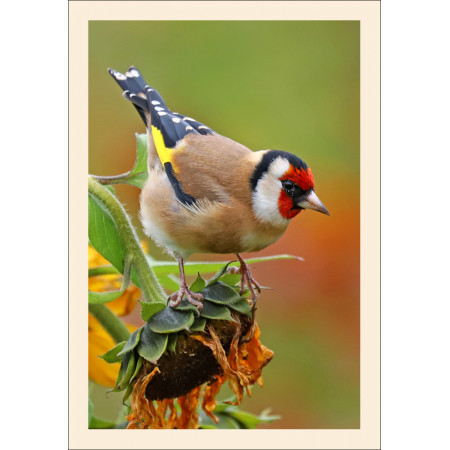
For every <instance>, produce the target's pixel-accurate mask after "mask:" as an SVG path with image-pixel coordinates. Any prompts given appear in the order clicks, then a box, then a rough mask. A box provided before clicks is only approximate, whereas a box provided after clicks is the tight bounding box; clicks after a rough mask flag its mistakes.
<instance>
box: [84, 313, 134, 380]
mask: <svg viewBox="0 0 450 450" xmlns="http://www.w3.org/2000/svg"><path fill="white" fill-rule="evenodd" d="M92 323H94V324H96V325H95V326H94V327H92V326H91V325H92ZM127 328H128V329H129V330H130V331H131V332H132V331H134V330H135V329H136V327H135V326H133V325H127ZM115 345H116V343H115V342H114V340H113V338H112V337H111V336H110V335H109V334H108V333H107V332H106V331H105V330H104V328H103V327H102V326H101V325H100V324H99V323H98V322H97V320H96V319H95V318H94V317H93V316H91V315H89V378H90V379H91V380H92V381H94V382H96V383H98V384H101V385H102V386H107V387H114V386H115V384H116V378H117V375H118V374H119V369H120V364H119V363H117V364H108V363H107V362H105V361H104V360H103V359H102V358H99V355H104V354H105V353H106V352H107V351H108V350H111V349H112V348H113V347H114V346H115Z"/></svg>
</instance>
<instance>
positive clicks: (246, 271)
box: [229, 254, 261, 308]
mask: <svg viewBox="0 0 450 450" xmlns="http://www.w3.org/2000/svg"><path fill="white" fill-rule="evenodd" d="M236 256H237V257H238V259H239V262H240V264H241V265H240V267H230V269H229V271H230V273H240V274H241V289H240V291H239V294H240V295H242V294H243V293H244V292H245V286H246V285H247V287H248V289H249V290H250V293H251V296H252V305H253V308H254V307H255V305H256V301H257V300H258V294H260V293H261V286H260V284H259V283H258V282H257V281H256V280H255V279H254V278H253V277H252V274H251V272H250V267H249V266H248V264H247V263H246V262H245V261H244V260H243V259H242V258H241V255H239V254H237V255H236ZM256 291H258V293H256Z"/></svg>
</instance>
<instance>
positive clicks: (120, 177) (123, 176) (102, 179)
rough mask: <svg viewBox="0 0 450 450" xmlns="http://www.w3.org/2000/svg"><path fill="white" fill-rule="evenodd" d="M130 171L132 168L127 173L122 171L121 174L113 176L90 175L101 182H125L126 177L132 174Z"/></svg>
mask: <svg viewBox="0 0 450 450" xmlns="http://www.w3.org/2000/svg"><path fill="white" fill-rule="evenodd" d="M130 173H131V170H129V171H128V172H125V173H121V174H120V175H113V176H99V175H90V176H91V177H92V178H94V179H95V180H96V181H98V182H99V183H101V184H119V183H123V182H124V180H126V178H127V177H128V176H129V175H130Z"/></svg>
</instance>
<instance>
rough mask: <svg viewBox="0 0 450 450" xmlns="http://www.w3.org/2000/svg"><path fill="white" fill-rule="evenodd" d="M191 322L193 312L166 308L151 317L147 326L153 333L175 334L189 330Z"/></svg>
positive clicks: (192, 320)
mask: <svg viewBox="0 0 450 450" xmlns="http://www.w3.org/2000/svg"><path fill="white" fill-rule="evenodd" d="M193 322H194V314H193V312H191V311H178V310H176V309H174V308H171V307H167V308H164V309H163V310H162V311H160V312H158V313H156V314H155V315H154V316H153V317H151V319H150V320H149V321H148V326H149V327H150V328H151V329H152V330H153V331H154V332H155V333H175V332H176V331H180V330H184V329H189V327H190V326H191V325H192V323H193Z"/></svg>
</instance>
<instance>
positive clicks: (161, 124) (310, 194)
mask: <svg viewBox="0 0 450 450" xmlns="http://www.w3.org/2000/svg"><path fill="white" fill-rule="evenodd" d="M108 72H109V73H110V75H111V76H112V77H113V78H114V80H115V81H116V82H117V83H118V84H119V86H120V87H121V88H122V90H123V92H122V95H123V96H124V97H125V98H126V99H127V100H129V101H130V102H131V103H132V104H133V105H134V106H135V108H136V109H137V111H138V113H139V115H140V116H141V118H142V120H143V121H144V123H145V126H146V130H147V142H148V144H147V146H148V148H147V150H148V161H147V166H148V179H147V181H146V183H145V185H144V187H143V188H142V191H141V194H140V212H139V215H140V220H141V223H142V226H143V230H144V233H145V234H146V236H148V237H150V238H152V239H153V241H154V242H155V243H156V244H157V245H158V246H160V247H162V248H163V249H165V250H166V252H167V253H169V254H170V255H171V256H172V257H174V258H176V260H177V261H178V265H179V271H180V289H179V290H178V291H177V292H174V293H173V294H172V295H171V296H170V297H169V306H171V307H173V308H175V307H176V306H178V305H179V304H180V302H181V301H182V300H183V298H186V299H187V300H188V301H189V302H190V303H192V304H193V305H195V306H196V307H197V308H198V309H199V310H200V309H201V308H202V306H203V303H202V301H203V296H202V294H201V293H195V292H192V291H191V290H190V289H189V287H188V285H187V283H186V277H185V272H184V262H185V261H186V259H187V258H189V256H191V255H192V254H198V253H217V254H224V253H226V254H229V253H234V254H236V257H237V258H238V261H239V263H240V267H239V268H237V267H236V268H234V273H236V272H237V273H239V274H240V275H241V282H240V289H241V290H240V293H241V295H242V294H243V292H244V291H245V289H246V287H247V288H248V289H249V291H250V293H251V298H252V305H253V308H254V307H255V305H256V301H257V298H258V294H260V292H261V286H260V285H259V283H258V282H257V281H256V280H255V279H254V278H253V276H252V274H251V272H250V269H249V266H248V265H247V263H246V262H245V260H244V259H243V258H242V257H241V255H240V254H241V253H243V252H256V251H259V250H262V249H264V248H265V247H267V246H269V245H271V244H273V243H274V242H275V241H277V240H278V239H279V238H280V237H281V236H282V235H283V233H284V232H285V231H286V229H287V227H288V225H289V223H290V222H291V220H292V219H293V218H294V217H296V216H297V215H298V214H299V213H300V212H301V211H303V210H306V209H310V210H313V211H318V212H320V213H323V214H326V215H330V213H329V212H328V210H327V208H326V207H325V206H324V204H323V203H322V202H321V201H320V199H319V197H318V196H317V194H316V193H315V190H314V177H313V174H312V171H311V169H310V168H309V167H308V165H307V164H306V163H305V162H304V161H303V160H302V159H301V158H299V157H298V156H296V155H294V154H293V153H289V152H287V151H283V150H271V149H269V150H259V151H252V150H250V149H249V148H247V147H246V146H244V145H243V144H240V143H238V142H236V141H234V140H232V139H230V138H228V137H225V136H223V135H221V134H219V133H217V132H216V131H214V130H212V129H211V128H210V127H208V126H207V125H204V124H203V123H200V122H198V121H197V120H195V119H193V118H192V117H188V116H185V115H183V114H180V113H177V112H173V111H171V110H170V109H169V107H168V106H167V105H166V103H165V101H164V100H163V98H162V97H161V95H160V94H159V93H158V91H157V90H156V89H155V88H153V87H151V86H149V85H148V84H147V83H146V81H145V80H144V78H143V76H142V75H141V73H140V72H139V70H138V69H137V68H136V67H135V66H130V67H129V69H128V71H126V72H125V73H121V72H118V71H116V70H114V69H108Z"/></svg>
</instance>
